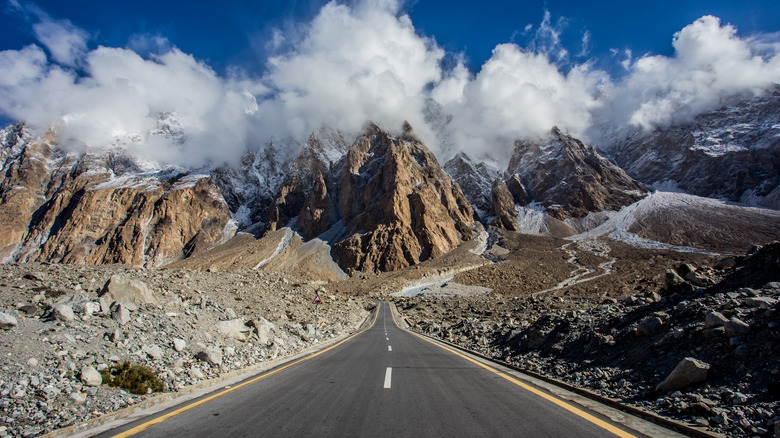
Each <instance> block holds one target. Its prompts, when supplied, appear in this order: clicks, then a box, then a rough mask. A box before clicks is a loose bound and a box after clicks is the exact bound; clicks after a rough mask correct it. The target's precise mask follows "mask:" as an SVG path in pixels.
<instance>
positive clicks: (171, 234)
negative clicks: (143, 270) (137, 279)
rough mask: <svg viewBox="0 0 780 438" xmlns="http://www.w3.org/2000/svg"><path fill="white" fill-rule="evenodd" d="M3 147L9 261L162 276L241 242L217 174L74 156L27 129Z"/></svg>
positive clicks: (103, 154)
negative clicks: (206, 252) (133, 269)
mask: <svg viewBox="0 0 780 438" xmlns="http://www.w3.org/2000/svg"><path fill="white" fill-rule="evenodd" d="M166 133H167V134H170V132H163V133H161V135H166ZM0 141H2V144H1V145H0V147H1V148H2V155H0V159H2V162H1V165H2V176H0V205H2V209H0V215H1V216H2V224H0V248H1V249H0V251H1V252H0V255H1V256H2V258H3V260H5V261H21V262H24V261H49V262H62V263H92V264H99V263H126V264H129V265H138V266H150V267H151V266H160V265H163V264H165V263H169V262H170V261H173V260H177V259H181V258H184V257H186V256H188V255H189V254H191V253H193V252H196V251H199V250H201V249H204V248H208V247H212V246H215V245H217V244H219V243H222V242H223V241H225V240H227V238H229V237H231V236H232V235H233V233H234V232H235V228H236V227H235V224H234V222H233V221H232V219H231V215H230V211H229V210H228V206H227V205H226V203H225V201H224V199H223V197H222V194H221V193H220V191H219V189H218V188H217V187H216V186H215V185H214V183H213V181H212V179H211V177H210V176H209V175H207V174H200V173H197V172H191V171H186V170H183V169H179V168H174V167H169V168H161V169H159V168H158V169H154V168H145V166H147V164H146V163H139V162H138V161H136V160H135V159H134V158H133V157H131V156H130V155H128V154H126V153H125V152H123V150H122V149H113V150H108V151H107V150H101V151H99V152H81V153H72V152H66V151H65V150H64V149H62V148H60V147H58V146H57V143H56V142H57V136H56V135H54V134H53V133H51V132H49V133H47V134H46V135H44V136H42V137H40V138H36V137H34V136H32V135H31V134H30V132H29V130H28V129H27V128H26V127H25V126H24V125H22V124H15V125H11V126H9V127H7V128H6V129H4V130H3V131H2V132H1V133H0ZM147 167H148V166H147Z"/></svg>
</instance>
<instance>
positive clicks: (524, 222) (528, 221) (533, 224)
mask: <svg viewBox="0 0 780 438" xmlns="http://www.w3.org/2000/svg"><path fill="white" fill-rule="evenodd" d="M515 213H516V218H517V232H518V233H523V234H537V235H542V234H549V232H550V229H549V228H548V227H547V220H546V217H547V215H546V214H545V213H544V207H543V206H542V205H541V204H540V203H538V202H531V203H530V204H528V205H526V206H524V207H523V206H519V205H515Z"/></svg>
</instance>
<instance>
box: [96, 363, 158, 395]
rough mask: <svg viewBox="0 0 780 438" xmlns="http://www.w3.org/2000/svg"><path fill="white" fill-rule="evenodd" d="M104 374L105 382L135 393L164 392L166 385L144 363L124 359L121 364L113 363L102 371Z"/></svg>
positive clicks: (101, 373)
mask: <svg viewBox="0 0 780 438" xmlns="http://www.w3.org/2000/svg"><path fill="white" fill-rule="evenodd" d="M100 375H102V376H103V383H105V384H107V385H109V386H114V387H117V388H121V389H124V390H125V391H127V392H130V393H133V394H147V393H149V392H150V391H149V390H150V389H151V392H162V391H163V390H164V389H165V386H164V385H163V383H162V382H161V381H160V379H159V378H158V377H157V375H156V374H154V372H153V371H152V370H150V369H149V368H147V367H145V366H143V365H137V364H131V363H130V362H128V361H124V362H122V363H119V364H113V365H111V366H110V367H109V368H108V369H106V370H103V371H101V372H100Z"/></svg>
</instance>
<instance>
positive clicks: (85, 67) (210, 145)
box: [0, 0, 780, 164]
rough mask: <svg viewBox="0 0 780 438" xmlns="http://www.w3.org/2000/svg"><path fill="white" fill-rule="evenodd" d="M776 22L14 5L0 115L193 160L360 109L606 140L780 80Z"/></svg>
mask: <svg viewBox="0 0 780 438" xmlns="http://www.w3.org/2000/svg"><path fill="white" fill-rule="evenodd" d="M0 1H2V0H0ZM778 21H780V2H777V1H766V0H754V1H742V2H733V1H714V0H710V1H706V2H705V1H654V2H627V1H620V2H618V1H602V2H598V6H597V7H589V6H586V5H585V4H584V2H581V1H553V0H548V1H522V2H520V1H514V2H498V1H490V0H484V1H481V2H473V1H465V0H451V1H449V2H447V3H446V4H443V3H442V2H433V1H427V0H409V1H407V2H404V1H403V0H349V1H347V2H342V3H336V2H331V3H325V2H323V1H321V0H303V1H296V2H281V1H268V2H259V1H229V2H222V3H201V2H180V1H159V0H157V1H153V2H152V1H146V0H135V1H132V2H129V1H114V2H105V1H95V0H91V1H86V0H72V1H68V2H63V1H56V2H54V1H39V2H29V1H25V0H5V3H4V6H3V9H2V13H0V34H2V35H1V37H0V122H2V123H3V124H5V123H8V122H10V121H13V120H22V121H26V122H27V123H28V126H31V127H33V128H34V129H36V130H39V131H44V130H47V129H55V130H57V131H58V132H60V133H61V138H63V139H68V141H71V142H73V143H74V145H75V146H74V147H85V146H86V147H106V146H112V147H113V146H115V145H117V144H123V145H125V147H128V148H131V149H133V151H132V152H135V153H138V154H141V155H144V156H145V157H147V158H149V159H152V160H157V161H163V162H176V163H185V162H186V163H189V164H193V162H194V163H195V164H196V163H202V162H204V161H206V162H208V161H210V160H212V161H213V160H214V159H222V158H224V157H225V156H230V157H237V156H240V153H241V151H242V150H245V148H246V147H257V146H259V145H263V144H268V142H270V141H278V140H279V139H291V140H292V142H290V144H301V142H303V141H305V140H306V138H308V136H309V135H310V134H311V133H312V132H314V131H316V130H317V129H319V128H321V127H322V126H329V127H333V128H337V129H339V130H342V131H343V132H345V133H349V134H352V133H355V132H359V131H360V130H361V129H362V127H363V126H364V125H365V123H366V122H367V121H373V122H375V123H378V124H379V125H380V126H382V127H384V128H386V129H389V130H391V131H392V130H394V129H400V127H401V126H402V125H403V122H404V121H409V122H410V123H411V124H412V126H414V127H415V131H416V132H417V134H418V136H419V137H421V138H422V139H423V140H424V141H425V142H426V144H428V146H429V147H430V148H431V149H432V150H433V151H434V152H435V153H437V154H438V155H439V156H440V158H447V156H450V155H452V154H454V153H455V152H457V151H466V152H469V153H472V154H473V155H475V156H480V155H492V156H502V155H506V153H507V151H508V149H509V148H511V145H512V144H513V141H514V139H517V138H529V137H538V136H540V135H544V134H545V133H547V132H549V130H550V129H551V128H552V127H553V126H557V127H559V128H560V129H562V130H564V131H566V132H568V133H570V134H572V135H575V136H578V137H580V138H583V139H584V140H586V141H588V142H591V143H592V144H597V145H599V146H600V147H603V148H608V146H609V144H608V143H607V142H608V140H609V138H608V136H607V135H606V134H607V133H610V132H612V133H614V132H623V131H625V130H630V129H644V130H652V129H656V128H663V127H666V126H669V125H673V124H679V123H683V122H685V121H687V120H690V119H692V118H693V117H695V116H697V115H698V114H701V113H703V112H706V111H710V110H713V109H716V108H718V107H719V106H722V105H724V104H728V102H730V101H732V100H734V99H738V98H742V97H745V96H755V95H760V94H762V93H764V92H765V91H766V90H767V89H769V88H771V87H773V86H776V85H777V84H780V23H779V22H778ZM161 114H171V115H172V116H171V117H167V116H166V117H165V120H167V122H166V123H168V122H170V123H175V124H177V125H178V126H179V127H180V128H181V129H182V130H184V131H185V132H186V133H187V135H186V140H185V144H184V145H182V144H179V143H171V144H168V143H166V142H164V141H161V140H160V139H159V138H158V137H155V136H154V135H152V134H151V133H152V132H155V130H158V129H159V124H160V123H161V122H160V120H161ZM447 120H450V121H451V122H449V123H446V121H447ZM138 138H141V139H142V141H136V140H132V141H131V140H129V139H138ZM215 145H219V147H215Z"/></svg>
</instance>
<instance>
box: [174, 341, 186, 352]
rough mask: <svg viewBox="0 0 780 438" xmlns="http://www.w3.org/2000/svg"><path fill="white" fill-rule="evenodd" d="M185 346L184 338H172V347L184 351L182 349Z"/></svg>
mask: <svg viewBox="0 0 780 438" xmlns="http://www.w3.org/2000/svg"><path fill="white" fill-rule="evenodd" d="M185 348H187V341H185V340H184V339H178V338H177V339H174V340H173V349H174V350H176V351H179V352H180V351H184V349H185Z"/></svg>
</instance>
